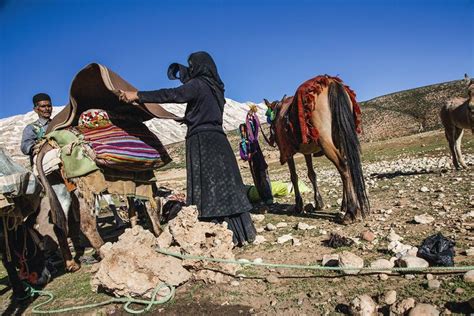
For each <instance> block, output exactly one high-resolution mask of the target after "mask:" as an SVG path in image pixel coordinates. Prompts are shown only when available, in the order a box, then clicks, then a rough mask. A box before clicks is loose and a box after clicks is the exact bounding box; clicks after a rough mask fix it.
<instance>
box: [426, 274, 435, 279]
mask: <svg viewBox="0 0 474 316" xmlns="http://www.w3.org/2000/svg"><path fill="white" fill-rule="evenodd" d="M426 279H427V280H428V281H429V280H434V276H433V275H432V274H431V273H428V274H427V275H426Z"/></svg>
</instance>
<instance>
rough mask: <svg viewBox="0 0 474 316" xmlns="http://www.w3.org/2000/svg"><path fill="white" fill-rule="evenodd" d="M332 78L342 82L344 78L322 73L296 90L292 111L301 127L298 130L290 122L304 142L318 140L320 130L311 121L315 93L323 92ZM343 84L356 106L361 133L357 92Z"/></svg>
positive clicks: (355, 116)
mask: <svg viewBox="0 0 474 316" xmlns="http://www.w3.org/2000/svg"><path fill="white" fill-rule="evenodd" d="M330 79H333V80H335V81H337V82H340V83H342V80H341V79H340V78H339V77H331V76H328V75H321V76H317V77H315V78H312V79H309V80H307V81H306V82H304V83H303V84H302V85H300V86H299V87H298V89H297V90H296V93H295V97H294V99H293V104H292V109H290V111H294V112H293V113H292V114H293V118H294V117H297V118H298V122H297V124H298V126H299V128H298V130H296V126H294V123H293V124H291V123H290V126H291V128H292V130H293V133H294V134H295V135H297V134H299V135H298V136H299V137H298V138H299V139H301V143H302V144H309V143H312V142H316V141H317V140H318V137H319V132H318V130H317V129H316V127H314V126H313V125H312V123H311V113H312V111H313V110H314V108H313V106H314V104H315V102H314V101H315V100H314V94H316V95H319V94H320V93H321V92H322V90H323V88H324V87H327V86H328V85H329V80H330ZM343 86H344V88H345V90H346V92H347V94H348V95H349V98H350V99H351V102H352V106H353V108H354V110H353V112H354V119H355V126H356V131H357V133H360V132H361V129H360V123H361V118H360V116H361V112H360V107H359V104H358V103H357V101H356V99H355V97H356V94H355V92H354V91H353V90H352V89H351V88H349V86H346V85H345V84H343ZM295 114H296V115H295ZM290 122H291V119H290Z"/></svg>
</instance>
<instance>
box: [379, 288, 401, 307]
mask: <svg viewBox="0 0 474 316" xmlns="http://www.w3.org/2000/svg"><path fill="white" fill-rule="evenodd" d="M381 301H382V302H384V303H385V304H387V305H393V304H394V303H395V302H396V301H397V292H396V291H394V290H390V291H387V292H385V293H384V294H383V295H382V297H381Z"/></svg>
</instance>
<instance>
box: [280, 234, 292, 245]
mask: <svg viewBox="0 0 474 316" xmlns="http://www.w3.org/2000/svg"><path fill="white" fill-rule="evenodd" d="M292 239H293V236H291V234H287V235H283V236H280V237H278V239H277V243H279V244H284V243H286V242H287V241H290V240H292Z"/></svg>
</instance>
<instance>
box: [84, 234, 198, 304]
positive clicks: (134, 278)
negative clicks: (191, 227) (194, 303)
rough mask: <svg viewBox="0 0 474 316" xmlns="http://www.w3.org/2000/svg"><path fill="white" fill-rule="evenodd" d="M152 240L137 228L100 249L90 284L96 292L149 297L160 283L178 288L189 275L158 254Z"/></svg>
mask: <svg viewBox="0 0 474 316" xmlns="http://www.w3.org/2000/svg"><path fill="white" fill-rule="evenodd" d="M156 245H157V242H156V238H155V236H154V235H153V234H152V233H150V232H149V231H147V230H144V229H143V228H142V227H141V226H138V225H137V226H135V227H133V228H131V229H130V228H129V229H126V230H125V233H124V234H122V235H121V236H120V237H119V240H118V241H117V242H116V243H113V244H112V243H110V242H109V243H106V244H105V245H104V246H102V247H101V248H100V252H101V254H102V255H103V259H102V261H101V262H100V263H98V269H97V272H96V273H95V275H94V276H93V278H92V280H91V284H92V288H93V289H95V290H96V291H97V290H98V289H99V288H103V289H105V290H107V291H108V292H110V293H113V294H114V295H116V296H132V297H147V298H150V297H151V293H152V292H153V290H154V289H155V287H156V286H157V285H158V284H160V283H165V284H168V285H172V286H178V285H180V284H182V283H184V282H186V281H187V280H188V279H189V278H190V277H191V273H189V272H188V271H187V270H186V269H185V268H183V267H182V265H181V260H180V259H177V258H174V257H170V256H166V255H163V254H160V253H158V252H157V251H156V250H155V247H156Z"/></svg>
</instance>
